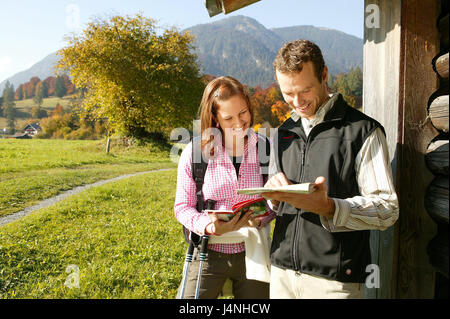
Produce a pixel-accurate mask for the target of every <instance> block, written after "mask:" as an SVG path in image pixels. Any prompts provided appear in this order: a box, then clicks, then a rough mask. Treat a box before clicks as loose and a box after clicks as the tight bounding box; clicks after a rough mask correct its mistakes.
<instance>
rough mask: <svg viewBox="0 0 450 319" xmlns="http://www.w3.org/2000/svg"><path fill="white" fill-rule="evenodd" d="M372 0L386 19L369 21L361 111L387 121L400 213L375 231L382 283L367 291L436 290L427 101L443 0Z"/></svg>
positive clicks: (416, 294)
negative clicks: (430, 251)
mask: <svg viewBox="0 0 450 319" xmlns="http://www.w3.org/2000/svg"><path fill="white" fill-rule="evenodd" d="M369 5H376V7H377V8H378V9H379V10H378V11H379V20H380V24H379V27H378V28H374V27H373V25H371V24H370V23H369V24H367V21H365V28H364V69H363V72H364V81H363V83H364V84H363V85H364V92H363V111H364V113H366V114H368V115H370V116H372V117H374V118H375V119H377V120H378V121H379V122H380V123H381V124H382V125H383V126H384V127H385V130H386V135H387V141H388V145H389V153H390V158H391V164H392V169H393V174H394V179H395V181H394V182H395V185H396V190H397V194H398V197H399V205H400V217H399V220H398V221H397V223H396V224H395V225H394V227H391V228H389V229H388V230H386V231H383V232H379V231H373V232H372V233H371V249H372V256H373V262H374V263H377V264H378V265H379V267H380V275H381V282H380V284H381V286H380V288H378V289H365V291H364V294H365V296H366V297H368V298H433V297H434V280H435V271H434V269H433V267H432V266H431V265H430V263H429V258H428V256H427V251H426V248H427V244H428V242H429V241H430V240H431V239H432V238H433V236H434V235H435V233H436V225H435V223H434V222H433V220H432V219H431V218H430V216H429V215H428V214H427V212H426V210H425V207H424V194H425V192H426V189H427V186H428V185H429V184H430V182H431V181H432V179H433V174H432V173H431V172H430V171H429V170H428V169H427V167H426V164H425V162H424V155H425V154H426V151H427V146H428V144H429V142H430V140H432V139H433V138H434V137H435V136H436V135H437V131H436V129H435V128H434V127H433V125H432V124H431V122H430V121H429V120H428V117H427V116H428V114H427V105H428V100H429V97H430V96H431V94H432V93H433V92H435V91H436V89H437V88H438V80H437V77H436V75H435V73H434V71H433V68H432V60H433V58H434V57H435V56H436V55H437V53H438V52H439V33H438V29H437V26H436V21H437V17H438V15H439V8H440V1H439V0H430V1H419V0H403V1H401V0H392V1H389V0H365V8H369V7H368V6H369ZM369 15H370V13H366V18H367V17H368V16H369ZM368 26H371V27H368Z"/></svg>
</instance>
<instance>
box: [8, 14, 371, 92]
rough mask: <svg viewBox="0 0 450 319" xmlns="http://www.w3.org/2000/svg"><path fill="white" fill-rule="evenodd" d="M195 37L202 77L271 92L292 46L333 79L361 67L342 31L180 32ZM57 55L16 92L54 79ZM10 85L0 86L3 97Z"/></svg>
mask: <svg viewBox="0 0 450 319" xmlns="http://www.w3.org/2000/svg"><path fill="white" fill-rule="evenodd" d="M186 31H190V32H191V34H193V35H194V36H195V41H194V47H195V48H196V51H195V53H196V54H197V56H198V63H199V65H200V67H201V71H202V73H205V74H211V75H214V76H220V75H230V76H233V77H235V78H236V79H238V80H239V81H241V82H242V83H245V84H247V85H249V86H252V87H256V86H257V85H260V86H261V87H267V86H269V85H270V84H271V83H273V82H274V74H273V67H272V63H273V59H274V58H275V56H276V54H277V51H278V50H279V48H280V47H281V46H282V45H283V44H284V43H285V42H287V41H292V40H294V39H299V38H305V39H309V40H311V41H313V42H315V43H316V44H317V45H318V46H319V47H320V48H321V49H322V52H323V55H324V58H325V63H326V64H327V66H328V68H329V71H330V73H332V74H334V75H336V74H338V73H341V72H348V71H349V70H350V68H351V67H356V66H359V67H362V56H363V40H362V39H360V38H358V37H355V36H353V35H349V34H346V33H344V32H342V31H339V30H334V29H329V28H324V27H315V26H311V25H307V26H302V25H298V26H291V27H281V28H271V29H268V28H266V27H265V26H264V25H262V24H261V23H259V22H258V21H257V20H255V19H253V18H250V17H246V16H243V15H237V16H232V17H227V18H224V19H221V20H218V21H215V22H211V23H205V24H197V25H194V26H191V27H189V28H186V29H184V30H181V32H186ZM56 53H57V52H54V53H51V54H49V55H48V56H46V57H45V58H44V59H42V60H41V61H39V62H37V63H36V64H34V65H33V66H32V67H31V68H29V69H28V70H24V71H21V72H19V73H16V74H15V75H13V76H11V77H9V78H8V79H7V80H9V81H10V82H11V83H12V84H13V85H14V88H15V89H17V87H18V86H19V85H20V84H22V83H25V82H28V81H29V80H30V78H31V77H33V76H38V77H39V78H40V79H41V80H44V79H45V78H46V77H48V76H52V75H54V70H53V65H54V64H55V63H56V61H57V60H58V57H57V55H56ZM7 80H4V81H3V82H1V83H0V94H1V93H2V92H3V88H4V85H5V83H6V81H7Z"/></svg>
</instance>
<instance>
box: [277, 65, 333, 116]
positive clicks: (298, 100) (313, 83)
mask: <svg viewBox="0 0 450 319" xmlns="http://www.w3.org/2000/svg"><path fill="white" fill-rule="evenodd" d="M276 75H277V80H278V84H279V85H280V90H281V93H282V94H283V97H284V100H285V101H286V103H288V104H289V105H290V106H291V107H292V108H293V109H294V110H295V112H296V113H297V114H298V115H299V116H301V117H306V118H307V119H312V118H314V117H315V114H316V112H317V110H318V108H319V107H320V106H321V105H322V104H323V103H324V102H325V101H326V100H327V98H328V95H327V87H326V79H327V77H328V69H327V67H326V66H325V67H324V70H323V74H322V83H321V82H320V81H319V80H318V79H317V77H316V75H315V73H314V65H313V63H312V62H311V61H309V62H306V63H303V70H302V71H301V72H286V73H283V72H280V71H278V70H277V71H276Z"/></svg>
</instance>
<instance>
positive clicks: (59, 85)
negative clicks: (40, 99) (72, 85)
mask: <svg viewBox="0 0 450 319" xmlns="http://www.w3.org/2000/svg"><path fill="white" fill-rule="evenodd" d="M66 92H67V88H66V84H65V83H64V79H63V77H62V76H57V77H56V81H55V95H56V96H57V97H59V98H62V97H63V96H64V95H66Z"/></svg>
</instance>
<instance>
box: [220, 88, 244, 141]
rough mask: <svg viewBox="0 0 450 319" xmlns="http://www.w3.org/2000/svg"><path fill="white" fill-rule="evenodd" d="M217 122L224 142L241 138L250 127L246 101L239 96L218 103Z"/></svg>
mask: <svg viewBox="0 0 450 319" xmlns="http://www.w3.org/2000/svg"><path fill="white" fill-rule="evenodd" d="M216 120H217V122H218V123H219V125H220V127H221V128H222V131H223V132H224V134H225V140H228V139H230V138H233V137H236V138H238V139H239V138H243V137H244V136H245V135H247V130H248V129H249V128H250V125H251V115H250V110H249V109H248V105H247V103H246V101H245V100H244V99H243V98H242V97H241V96H239V95H235V96H232V97H231V98H229V99H228V100H226V101H222V102H220V105H219V107H218V109H217V119H216Z"/></svg>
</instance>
